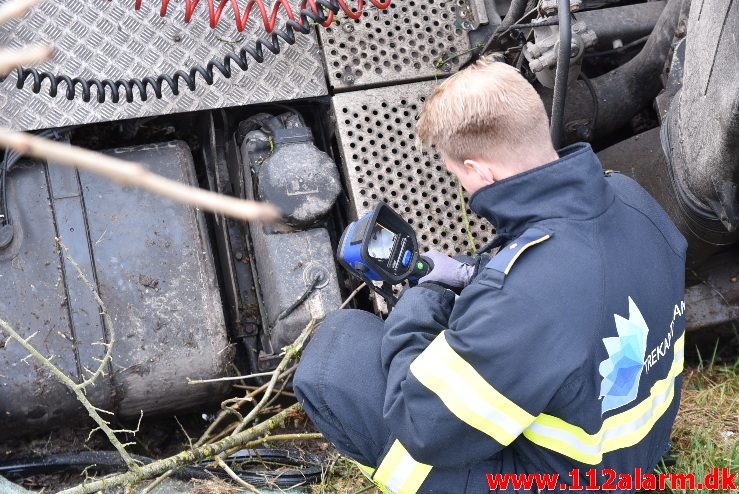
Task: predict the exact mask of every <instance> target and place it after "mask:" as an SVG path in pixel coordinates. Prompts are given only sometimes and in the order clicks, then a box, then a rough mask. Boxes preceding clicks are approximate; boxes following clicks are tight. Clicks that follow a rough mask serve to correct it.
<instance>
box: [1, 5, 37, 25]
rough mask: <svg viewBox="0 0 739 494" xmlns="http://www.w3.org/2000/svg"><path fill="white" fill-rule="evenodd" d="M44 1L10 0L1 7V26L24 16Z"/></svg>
mask: <svg viewBox="0 0 739 494" xmlns="http://www.w3.org/2000/svg"><path fill="white" fill-rule="evenodd" d="M41 1H42V0H8V1H7V2H5V3H3V4H2V5H0V25H2V24H6V23H8V22H9V21H11V20H13V19H16V18H18V17H21V16H23V14H25V13H26V12H28V11H29V10H30V9H31V8H32V7H33V6H34V5H36V4H38V3H40V2H41Z"/></svg>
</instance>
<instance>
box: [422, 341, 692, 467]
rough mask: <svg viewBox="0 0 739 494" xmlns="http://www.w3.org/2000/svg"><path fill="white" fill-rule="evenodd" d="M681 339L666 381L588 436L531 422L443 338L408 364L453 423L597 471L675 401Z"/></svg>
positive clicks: (564, 425)
mask: <svg viewBox="0 0 739 494" xmlns="http://www.w3.org/2000/svg"><path fill="white" fill-rule="evenodd" d="M684 346H685V336H684V335H683V336H681V337H680V338H678V339H677V340H676V341H675V345H674V359H673V363H672V366H671V369H670V372H669V373H668V375H667V376H666V377H665V378H664V379H661V380H659V381H657V382H655V383H654V384H653V385H652V387H651V389H650V393H649V396H648V397H647V398H646V399H644V400H642V401H641V402H639V403H637V404H635V405H634V406H632V407H631V408H629V409H627V410H625V411H623V412H621V413H618V414H616V415H613V416H611V417H608V418H607V419H606V420H604V421H603V424H602V426H601V428H600V430H599V431H598V432H596V433H594V434H589V433H588V432H586V431H585V430H584V429H582V428H581V427H578V426H576V425H573V424H570V423H568V422H566V421H564V420H562V419H560V418H558V417H554V416H552V415H547V414H540V415H539V416H537V417H534V416H532V415H531V414H529V413H528V412H526V411H525V410H524V409H523V408H521V407H519V406H518V405H516V404H515V403H514V402H513V401H511V400H510V399H508V398H507V397H505V396H504V395H502V394H501V393H500V392H499V391H497V390H496V389H495V388H493V386H491V385H490V384H489V383H488V382H487V381H486V380H485V379H484V378H483V377H482V376H481V375H480V374H479V373H478V372H477V371H476V370H475V369H474V368H473V367H472V366H471V365H470V364H469V363H468V362H466V361H465V360H464V359H463V358H462V357H461V356H459V354H457V353H456V352H455V351H454V349H452V348H451V347H450V346H449V344H448V343H447V341H446V336H445V333H444V332H442V333H441V334H440V335H439V336H437V337H436V338H435V339H434V341H433V342H432V343H431V344H430V345H429V346H428V347H427V348H426V350H424V351H423V352H422V353H421V354H420V355H419V356H418V357H417V358H416V359H415V360H414V361H413V363H412V364H411V372H412V373H413V375H414V376H415V377H416V379H418V381H419V382H421V384H423V385H424V386H425V387H427V388H428V389H429V390H430V391H432V392H433V393H434V394H436V395H437V396H438V397H439V398H440V399H441V401H442V402H443V403H444V405H445V406H446V407H447V408H448V409H449V411H450V412H451V413H453V414H454V415H455V416H456V417H457V418H458V419H460V420H461V421H463V422H465V423H466V424H468V425H470V426H471V427H474V428H475V429H477V430H479V431H481V432H483V433H485V434H487V435H488V436H490V437H492V438H493V439H495V440H496V441H498V442H499V443H500V444H502V445H504V446H506V445H508V444H510V443H511V442H513V441H514V440H515V439H516V438H517V437H518V436H519V435H521V434H523V435H524V437H526V438H527V439H528V440H529V441H531V442H533V443H534V444H537V445H539V446H542V447H544V448H547V449H550V450H552V451H556V452H557V453H560V454H563V455H565V456H568V457H570V458H572V459H574V460H577V461H579V462H582V463H585V464H589V465H597V464H598V463H600V462H601V461H602V460H603V455H604V454H606V453H610V452H612V451H616V450H619V449H622V448H627V447H630V446H633V445H635V444H637V443H638V442H639V441H641V440H642V439H644V437H646V435H647V434H648V433H649V431H650V430H651V429H652V427H654V424H655V423H656V422H657V421H658V420H659V419H660V417H662V416H663V415H664V413H665V412H666V411H667V409H668V408H669V407H670V404H671V403H672V401H673V398H674V396H675V380H676V378H677V376H678V375H679V374H680V373H681V372H682V369H683V360H684V359H683V354H684Z"/></svg>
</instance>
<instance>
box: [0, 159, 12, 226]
mask: <svg viewBox="0 0 739 494" xmlns="http://www.w3.org/2000/svg"><path fill="white" fill-rule="evenodd" d="M8 153H10V151H7V150H6V151H5V155H4V156H3V164H2V167H3V169H2V174H0V195H2V201H0V207H1V208H2V210H0V214H2V219H0V225H9V224H10V222H11V220H10V210H9V209H8V192H7V183H8V182H7V176H8Z"/></svg>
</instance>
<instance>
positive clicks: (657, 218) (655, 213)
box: [606, 173, 688, 257]
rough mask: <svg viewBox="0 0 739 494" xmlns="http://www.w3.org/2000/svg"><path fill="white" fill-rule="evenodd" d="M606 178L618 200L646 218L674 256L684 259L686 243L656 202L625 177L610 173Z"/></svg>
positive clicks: (633, 181)
mask: <svg viewBox="0 0 739 494" xmlns="http://www.w3.org/2000/svg"><path fill="white" fill-rule="evenodd" d="M606 178H607V181H608V184H609V185H610V186H611V188H612V189H613V191H614V193H615V194H616V197H617V198H618V200H619V201H620V202H621V203H623V204H625V205H626V206H628V207H630V208H631V209H633V210H635V211H638V212H639V213H640V214H641V215H643V216H644V217H646V218H647V219H648V220H649V222H650V223H651V224H652V225H653V226H654V227H655V228H656V229H657V230H659V232H660V233H661V234H662V236H663V237H664V239H665V241H666V242H667V243H668V244H669V246H670V248H671V249H672V250H673V251H674V252H675V254H677V255H678V256H680V257H685V251H686V249H687V247H688V242H687V240H685V237H683V235H682V234H681V233H680V230H678V228H677V227H676V226H675V224H674V223H673V222H672V220H671V219H670V217H669V215H668V214H667V213H666V212H665V210H664V209H663V208H662V206H660V204H659V203H658V202H657V200H656V199H654V198H653V197H652V196H651V195H650V194H649V192H647V191H646V190H644V188H642V186H641V185H639V184H638V183H637V182H636V181H635V180H634V179H632V178H630V177H627V176H626V175H623V174H621V173H611V174H607V175H606Z"/></svg>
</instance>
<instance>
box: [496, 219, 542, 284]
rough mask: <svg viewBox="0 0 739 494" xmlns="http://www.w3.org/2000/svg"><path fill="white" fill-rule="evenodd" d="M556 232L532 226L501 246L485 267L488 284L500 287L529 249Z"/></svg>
mask: <svg viewBox="0 0 739 494" xmlns="http://www.w3.org/2000/svg"><path fill="white" fill-rule="evenodd" d="M553 234H554V233H553V232H552V231H551V230H549V229H546V228H541V227H532V228H529V229H527V230H526V231H524V232H523V233H522V234H521V235H520V236H518V237H517V238H516V239H515V240H513V241H511V242H509V243H508V244H507V245H505V246H503V247H501V249H500V250H499V251H498V253H497V254H495V255H494V256H493V257H492V259H490V261H489V262H488V263H487V264H486V265H485V267H484V269H485V271H486V274H488V276H486V277H485V279H486V280H488V283H487V284H490V285H492V286H494V287H495V288H500V287H502V286H503V280H504V279H505V277H506V276H507V275H508V274H509V273H510V272H511V270H512V269H513V267H514V265H515V264H516V262H517V261H518V260H519V259H520V258H521V256H522V255H524V253H525V252H527V251H528V250H529V249H532V248H533V247H535V246H537V245H539V244H541V243H543V242H546V241H547V240H549V239H550V238H552V235H553Z"/></svg>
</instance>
